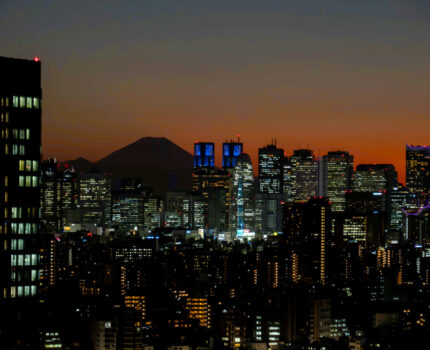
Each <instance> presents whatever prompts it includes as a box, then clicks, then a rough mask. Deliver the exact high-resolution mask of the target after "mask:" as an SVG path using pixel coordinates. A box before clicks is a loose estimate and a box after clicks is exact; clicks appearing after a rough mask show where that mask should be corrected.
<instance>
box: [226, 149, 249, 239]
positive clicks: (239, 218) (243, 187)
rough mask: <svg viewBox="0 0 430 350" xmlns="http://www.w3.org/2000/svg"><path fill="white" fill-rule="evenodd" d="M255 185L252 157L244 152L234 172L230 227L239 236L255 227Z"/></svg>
mask: <svg viewBox="0 0 430 350" xmlns="http://www.w3.org/2000/svg"><path fill="white" fill-rule="evenodd" d="M254 220H255V186H254V173H253V170H252V163H251V158H250V156H249V155H248V154H246V153H242V154H241V155H240V156H239V157H238V160H237V164H236V166H235V168H234V170H233V172H232V185H231V199H230V228H231V231H232V232H234V233H236V234H237V235H238V236H240V235H243V233H244V230H248V232H252V231H254V228H255V221H254Z"/></svg>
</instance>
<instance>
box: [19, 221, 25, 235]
mask: <svg viewBox="0 0 430 350" xmlns="http://www.w3.org/2000/svg"><path fill="white" fill-rule="evenodd" d="M18 234H19V235H23V234H24V224H23V223H22V222H21V223H19V224H18Z"/></svg>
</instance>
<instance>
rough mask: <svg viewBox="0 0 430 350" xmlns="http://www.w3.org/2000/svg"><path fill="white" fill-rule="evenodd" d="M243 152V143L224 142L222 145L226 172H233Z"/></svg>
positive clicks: (223, 163) (223, 165) (223, 164)
mask: <svg viewBox="0 0 430 350" xmlns="http://www.w3.org/2000/svg"><path fill="white" fill-rule="evenodd" d="M242 152H243V143H241V142H233V141H230V142H224V143H223V144H222V167H223V169H225V170H229V171H231V170H233V169H234V167H235V166H236V163H237V159H238V157H239V156H240V155H241V154H242Z"/></svg>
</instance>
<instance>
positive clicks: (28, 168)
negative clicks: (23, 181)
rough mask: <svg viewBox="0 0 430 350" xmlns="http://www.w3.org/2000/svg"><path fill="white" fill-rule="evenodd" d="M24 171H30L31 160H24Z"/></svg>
mask: <svg viewBox="0 0 430 350" xmlns="http://www.w3.org/2000/svg"><path fill="white" fill-rule="evenodd" d="M25 170H26V171H31V160H26V161H25Z"/></svg>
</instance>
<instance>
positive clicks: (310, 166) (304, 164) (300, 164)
mask: <svg viewBox="0 0 430 350" xmlns="http://www.w3.org/2000/svg"><path fill="white" fill-rule="evenodd" d="M290 162H291V198H293V199H294V200H296V201H307V200H308V199H309V198H311V197H313V196H316V195H317V193H318V160H317V158H316V157H315V156H314V154H313V152H312V151H311V150H308V149H299V150H295V151H294V153H293V155H292V156H291V157H290Z"/></svg>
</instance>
